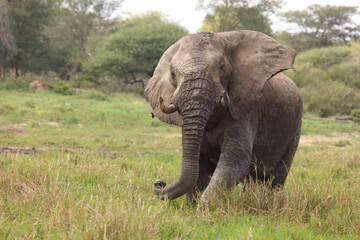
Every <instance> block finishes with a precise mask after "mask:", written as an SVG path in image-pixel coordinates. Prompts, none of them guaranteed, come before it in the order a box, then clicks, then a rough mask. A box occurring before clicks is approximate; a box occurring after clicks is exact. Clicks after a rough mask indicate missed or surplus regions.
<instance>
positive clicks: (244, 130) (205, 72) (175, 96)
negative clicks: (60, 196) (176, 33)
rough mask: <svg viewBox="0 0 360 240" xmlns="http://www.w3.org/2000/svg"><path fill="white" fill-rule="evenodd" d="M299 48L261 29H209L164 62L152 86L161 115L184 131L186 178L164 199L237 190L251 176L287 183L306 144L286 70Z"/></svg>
mask: <svg viewBox="0 0 360 240" xmlns="http://www.w3.org/2000/svg"><path fill="white" fill-rule="evenodd" d="M295 55H296V52H295V50H293V49H291V48H289V47H286V46H283V45H281V44H280V43H279V42H277V41H275V40H274V39H272V38H271V37H269V36H267V35H264V34H262V33H259V32H255V31H246V30H244V31H233V32H222V33H211V32H201V33H197V34H192V35H188V36H185V37H183V38H181V39H180V40H179V41H177V42H176V43H175V44H173V45H172V46H170V47H169V48H168V49H167V50H166V51H165V53H164V54H163V56H162V57H161V59H160V61H159V63H158V65H157V67H156V69H155V72H154V74H153V76H152V78H151V79H149V81H148V82H147V84H146V86H145V94H144V95H145V98H146V99H147V100H148V101H149V102H150V104H151V107H152V108H153V110H154V111H153V113H152V114H153V116H156V117H157V118H159V119H160V120H161V121H164V122H167V123H171V124H174V125H177V126H181V127H182V147H183V153H182V166H181V173H180V176H179V177H178V178H177V179H176V180H175V181H174V182H173V183H172V184H170V185H169V186H167V187H166V183H165V182H164V181H162V180H158V181H156V182H155V183H154V186H155V192H156V194H157V195H158V196H159V197H160V198H161V199H164V198H168V199H175V198H177V197H180V196H182V195H183V194H185V193H186V194H187V198H188V199H192V198H193V196H194V193H195V192H196V191H197V190H198V191H202V190H205V191H204V192H203V194H202V196H201V200H202V201H204V202H209V200H208V199H209V194H210V192H212V191H213V190H215V189H219V188H220V189H222V188H227V189H230V188H231V187H233V186H234V185H236V184H238V183H240V182H243V181H244V180H246V179H247V178H248V177H253V178H257V179H260V180H262V181H267V180H270V179H272V187H276V186H280V187H281V186H283V185H284V182H285V180H286V177H287V175H288V172H289V169H290V166H291V164H292V160H293V157H294V155H295V151H296V149H297V146H298V142H299V138H300V130H301V118H302V100H301V97H300V94H299V91H298V89H297V87H296V85H295V84H294V82H293V81H292V80H291V79H290V78H288V77H286V76H285V75H284V74H282V73H281V72H282V71H283V70H286V69H290V68H293V63H294V59H295Z"/></svg>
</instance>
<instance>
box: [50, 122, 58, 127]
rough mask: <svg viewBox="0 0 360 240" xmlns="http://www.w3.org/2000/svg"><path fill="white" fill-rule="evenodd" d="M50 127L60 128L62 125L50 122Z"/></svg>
mask: <svg viewBox="0 0 360 240" xmlns="http://www.w3.org/2000/svg"><path fill="white" fill-rule="evenodd" d="M47 124H48V125H49V126H53V127H58V126H60V123H58V122H48V123H47Z"/></svg>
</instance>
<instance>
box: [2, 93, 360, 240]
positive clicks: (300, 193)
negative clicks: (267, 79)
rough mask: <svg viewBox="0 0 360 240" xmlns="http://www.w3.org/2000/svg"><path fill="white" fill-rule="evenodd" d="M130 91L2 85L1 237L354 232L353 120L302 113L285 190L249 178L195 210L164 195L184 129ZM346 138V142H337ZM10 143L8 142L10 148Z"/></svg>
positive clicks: (357, 188)
mask: <svg viewBox="0 0 360 240" xmlns="http://www.w3.org/2000/svg"><path fill="white" fill-rule="evenodd" d="M150 112H151V109H150V107H149V105H148V104H147V103H146V101H145V100H144V99H143V98H142V97H140V96H138V95H135V94H114V95H109V96H104V95H102V94H100V93H96V92H93V93H87V94H82V95H74V96H61V95H57V94H54V93H48V92H36V93H19V92H4V91H3V92H0V146H8V147H17V148H19V147H35V148H36V149H37V153H36V154H20V153H15V151H14V153H6V154H4V153H3V154H1V153H0V239H16V238H33V239H359V238H360V232H359V229H360V147H359V146H360V127H359V125H354V124H342V123H333V122H327V121H313V120H307V119H305V120H304V125H303V133H304V135H303V137H304V139H305V140H306V139H307V140H309V139H312V140H314V139H315V140H316V141H315V140H314V141H309V142H302V143H301V144H300V147H299V150H298V152H297V154H296V157H295V159H294V163H293V167H292V169H291V171H290V175H289V177H288V180H287V182H286V185H285V188H284V189H283V190H277V191H269V190H268V188H267V186H266V184H260V183H257V182H249V183H247V187H246V188H245V191H242V188H241V187H240V186H239V187H237V188H235V189H233V190H232V191H231V192H230V193H229V192H226V191H224V192H220V193H218V194H217V195H216V196H217V197H216V198H214V200H213V204H212V206H211V207H210V208H209V209H205V210H204V212H203V213H202V214H201V215H197V214H196V207H194V206H191V205H188V204H187V203H186V202H185V198H184V197H182V198H179V199H176V200H174V201H172V202H167V201H165V202H164V201H160V200H158V199H157V198H156V197H155V196H154V193H153V187H152V182H153V181H154V180H156V179H158V178H163V179H165V180H167V181H168V182H171V181H172V180H174V179H175V178H176V177H177V175H178V173H179V171H180V165H181V163H180V159H181V131H180V129H179V128H177V127H174V126H170V125H168V124H165V123H162V122H160V121H158V120H157V119H152V118H151V116H150ZM337 145H341V146H337ZM14 149H15V148H14Z"/></svg>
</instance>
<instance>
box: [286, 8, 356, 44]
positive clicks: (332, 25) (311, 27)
mask: <svg viewBox="0 0 360 240" xmlns="http://www.w3.org/2000/svg"><path fill="white" fill-rule="evenodd" d="M357 10H358V7H349V6H332V5H325V6H322V5H318V4H313V5H310V6H309V7H308V8H307V9H305V10H296V11H289V12H286V13H284V15H283V16H284V19H285V20H286V22H288V23H293V24H295V26H296V31H295V33H284V32H283V33H282V34H281V35H280V37H281V38H282V39H283V40H284V41H285V42H287V43H288V44H289V45H291V46H293V47H295V48H296V49H297V50H305V49H310V48H316V47H325V46H331V45H333V44H336V43H346V42H348V41H351V40H354V39H357V38H359V36H360V25H357V24H356V23H355V22H354V21H352V17H353V16H354V15H356V14H359V13H358V11H357Z"/></svg>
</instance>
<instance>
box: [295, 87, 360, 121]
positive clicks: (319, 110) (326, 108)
mask: <svg viewBox="0 0 360 240" xmlns="http://www.w3.org/2000/svg"><path fill="white" fill-rule="evenodd" d="M300 92H301V95H302V98H303V102H304V103H305V104H306V105H307V110H308V111H309V112H313V113H316V114H317V115H319V116H321V117H329V116H331V115H336V114H341V115H348V114H350V113H351V110H352V109H354V108H359V107H360V92H359V91H358V90H357V89H352V88H349V87H348V86H346V85H345V84H344V83H342V82H336V81H330V82H324V81H317V82H314V83H313V85H308V86H306V87H304V88H302V89H300Z"/></svg>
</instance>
